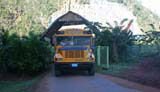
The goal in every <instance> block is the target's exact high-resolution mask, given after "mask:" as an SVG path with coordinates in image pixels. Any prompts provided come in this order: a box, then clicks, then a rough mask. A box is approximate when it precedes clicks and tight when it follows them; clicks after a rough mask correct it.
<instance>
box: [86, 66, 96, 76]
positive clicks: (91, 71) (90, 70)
mask: <svg viewBox="0 0 160 92" xmlns="http://www.w3.org/2000/svg"><path fill="white" fill-rule="evenodd" d="M88 74H89V75H90V76H94V75H95V67H94V66H93V67H91V68H90V69H88Z"/></svg>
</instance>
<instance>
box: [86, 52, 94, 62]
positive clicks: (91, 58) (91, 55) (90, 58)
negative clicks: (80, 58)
mask: <svg viewBox="0 0 160 92" xmlns="http://www.w3.org/2000/svg"><path fill="white" fill-rule="evenodd" d="M87 57H88V60H89V61H95V56H94V54H93V53H89V54H88V56H87Z"/></svg>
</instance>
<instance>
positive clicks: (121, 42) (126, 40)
mask: <svg viewBox="0 0 160 92" xmlns="http://www.w3.org/2000/svg"><path fill="white" fill-rule="evenodd" d="M125 21H128V20H127V19H124V20H122V21H121V23H120V24H118V22H115V26H114V27H113V26H112V25H110V24H109V23H107V24H108V26H107V27H102V26H101V25H100V24H98V23H96V24H95V26H96V27H97V29H102V31H101V32H100V33H99V34H97V35H96V36H97V39H96V45H100V46H109V47H110V48H111V49H110V50H111V51H110V57H111V61H112V62H120V60H122V61H123V60H124V59H126V56H127V46H128V45H130V44H131V42H132V40H131V37H132V32H131V30H129V27H130V25H131V23H132V22H133V20H131V21H130V22H129V24H128V26H127V27H126V28H124V26H122V25H123V23H124V22H125Z"/></svg>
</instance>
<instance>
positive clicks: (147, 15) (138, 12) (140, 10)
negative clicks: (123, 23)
mask: <svg viewBox="0 0 160 92" xmlns="http://www.w3.org/2000/svg"><path fill="white" fill-rule="evenodd" d="M107 1H110V2H116V3H120V4H123V5H125V6H126V7H127V8H128V9H129V10H130V11H131V12H133V14H134V16H136V17H137V22H138V24H139V26H140V27H141V28H142V29H144V31H148V30H150V29H151V27H150V26H149V24H154V25H155V27H156V29H159V21H160V18H159V17H158V15H156V13H153V12H152V11H151V10H150V9H148V8H146V7H144V6H143V5H142V4H141V2H138V1H141V0H107Z"/></svg>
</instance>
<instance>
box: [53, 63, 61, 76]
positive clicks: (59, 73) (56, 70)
mask: <svg viewBox="0 0 160 92" xmlns="http://www.w3.org/2000/svg"><path fill="white" fill-rule="evenodd" d="M54 73H55V76H56V77H58V76H60V75H61V71H60V69H59V68H58V67H57V66H56V65H55V67H54Z"/></svg>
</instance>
